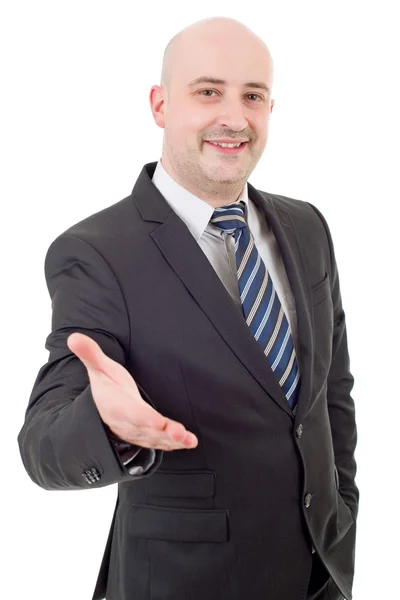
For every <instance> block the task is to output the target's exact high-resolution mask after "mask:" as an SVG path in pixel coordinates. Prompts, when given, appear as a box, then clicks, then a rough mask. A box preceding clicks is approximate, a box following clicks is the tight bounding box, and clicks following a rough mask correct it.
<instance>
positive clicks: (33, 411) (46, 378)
mask: <svg viewBox="0 0 400 600" xmlns="http://www.w3.org/2000/svg"><path fill="white" fill-rule="evenodd" d="M45 276H46V283H47V287H48V290H49V294H50V298H51V301H52V324H51V333H50V334H49V336H48V337H47V339H46V344H45V347H46V349H47V350H48V351H49V357H48V360H47V363H46V364H45V365H43V366H42V367H41V369H40V370H39V373H38V375H37V377H36V380H35V382H34V385H33V389H32V392H31V395H30V398H29V402H28V407H27V409H26V412H25V421H24V424H23V426H22V428H21V430H20V432H19V435H18V445H19V450H20V454H21V458H22V462H23V464H24V467H25V469H26V471H27V473H28V475H29V476H30V478H31V479H32V480H33V481H34V482H35V483H36V484H37V485H39V486H40V487H42V488H44V489H47V490H61V489H87V488H88V487H92V488H93V487H102V486H106V485H110V484H113V483H117V482H121V481H123V480H133V479H137V478H139V477H149V476H151V475H152V474H153V472H154V471H155V470H157V469H158V467H159V465H160V463H161V461H162V455H163V452H162V451H161V450H156V451H155V457H153V458H154V462H153V464H152V465H151V464H149V461H147V463H143V458H144V457H145V456H146V455H147V458H149V456H151V454H149V453H148V452H147V453H146V454H143V455H142V457H141V461H142V462H140V461H139V459H138V457H139V455H140V454H141V453H142V451H140V452H139V453H138V455H137V457H135V460H136V458H137V460H138V461H139V462H138V464H139V465H142V466H143V465H145V469H147V470H145V472H144V471H143V469H142V471H143V472H142V473H141V474H140V469H139V470H136V471H134V472H135V473H136V474H135V475H132V474H131V473H130V472H129V470H128V468H127V466H124V465H123V463H121V460H120V459H119V457H118V455H117V453H116V451H115V448H114V447H113V445H112V443H111V441H110V439H109V437H108V435H107V432H106V428H105V423H103V421H102V420H101V417H100V414H99V412H98V410H97V407H96V404H95V403H94V400H93V396H92V393H91V388H90V384H89V378H88V375H87V371H86V368H85V366H84V365H83V364H82V362H81V361H80V360H79V359H78V358H77V356H76V355H75V354H74V353H72V352H71V351H70V350H69V348H68V346H67V343H66V342H67V338H68V336H69V335H70V334H71V333H73V332H81V333H84V334H86V335H88V336H90V337H91V338H93V339H94V340H95V341H96V342H97V343H98V344H99V346H100V347H101V349H102V350H103V352H104V353H105V354H106V355H107V356H109V357H110V358H112V359H113V360H115V361H117V362H119V363H120V364H122V365H124V364H126V357H127V352H128V348H129V342H130V339H129V336H130V328H129V321H128V314H127V309H126V306H125V301H124V298H123V295H122V293H121V289H120V287H119V285H118V282H117V280H116V278H115V276H114V274H113V272H112V271H111V269H110V267H109V266H108V264H107V263H106V261H105V260H104V259H103V258H102V256H101V255H100V254H99V253H98V252H97V251H96V250H95V249H94V248H93V247H92V246H91V245H90V244H88V243H87V242H85V241H84V240H82V239H80V238H78V237H76V236H73V235H70V234H67V233H64V234H62V235H60V236H59V237H58V238H56V239H55V240H54V241H53V243H52V244H51V245H50V247H49V249H48V251H47V254H46V258H45ZM138 387H139V386H138ZM139 389H140V391H141V393H142V391H143V390H142V389H141V388H139ZM142 397H143V396H142ZM144 400H146V401H147V402H149V403H150V404H151V402H150V400H149V398H148V397H147V396H146V395H145V396H144ZM143 450H148V449H143ZM131 466H134V465H131ZM88 473H89V476H88ZM90 473H93V474H94V477H93V476H91V475H90Z"/></svg>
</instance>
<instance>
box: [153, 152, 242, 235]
mask: <svg viewBox="0 0 400 600" xmlns="http://www.w3.org/2000/svg"><path fill="white" fill-rule="evenodd" d="M152 181H153V183H154V185H155V186H156V187H157V188H158V190H159V192H160V193H161V194H162V195H163V196H164V198H165V200H166V201H167V202H168V204H169V205H170V206H171V207H172V208H173V210H174V211H175V212H176V213H177V215H178V216H179V217H180V218H181V219H182V221H183V222H184V223H185V224H186V226H187V227H188V229H189V230H190V232H191V234H192V235H193V237H194V238H195V240H196V241H197V242H198V241H199V239H200V238H201V236H202V235H203V233H204V231H205V229H206V227H207V226H208V224H209V222H210V219H211V217H212V215H213V212H214V210H215V209H214V208H213V207H212V206H210V205H209V204H208V203H207V202H204V200H201V198H199V197H198V196H195V195H194V194H192V193H191V192H189V190H187V189H186V188H184V187H183V186H182V185H180V184H179V183H178V182H177V181H175V179H173V177H171V175H170V174H169V173H167V171H166V170H165V168H164V166H163V164H162V162H161V159H160V160H159V161H158V162H157V166H156V169H155V171H154V174H153V177H152ZM240 201H242V202H244V203H245V207H246V208H245V210H246V211H248V203H249V196H248V186H247V183H246V184H245V186H244V187H243V191H242V193H241V194H240V196H239V198H238V199H237V200H236V202H240Z"/></svg>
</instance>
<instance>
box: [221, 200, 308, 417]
mask: <svg viewBox="0 0 400 600" xmlns="http://www.w3.org/2000/svg"><path fill="white" fill-rule="evenodd" d="M244 209H245V205H244V203H243V202H240V204H238V203H235V204H229V205H228V206H223V207H221V208H217V209H216V210H215V211H214V213H213V215H212V217H211V219H210V223H212V224H213V225H215V226H216V227H219V228H220V229H223V230H224V231H226V232H227V233H229V234H231V235H232V234H233V237H234V245H235V256H236V269H237V278H238V284H239V292H240V301H241V303H242V309H243V314H244V316H245V319H246V323H247V325H248V326H249V327H250V330H251V332H252V334H253V335H254V337H255V338H256V340H257V342H258V343H259V344H260V346H261V348H262V350H263V352H264V354H265V356H266V357H267V358H268V361H269V364H270V365H271V368H272V370H273V372H274V373H275V375H276V378H277V379H278V382H279V385H280V386H281V388H282V390H283V392H284V394H285V396H286V398H287V400H288V402H289V405H290V407H291V408H292V410H293V413H295V412H296V403H297V395H298V388H299V368H298V364H297V359H296V352H295V349H294V345H293V339H292V336H291V332H290V327H289V323H288V320H287V318H286V315H285V312H284V310H283V308H282V305H281V303H280V300H279V298H278V294H277V293H276V292H275V288H274V285H273V283H272V279H271V277H270V276H269V273H268V271H267V269H266V268H265V265H264V262H263V261H262V259H261V256H260V255H259V253H258V250H257V248H256V246H255V244H254V238H253V235H252V233H251V231H250V229H249V228H248V226H247V223H246V220H245V216H244V215H245V213H244Z"/></svg>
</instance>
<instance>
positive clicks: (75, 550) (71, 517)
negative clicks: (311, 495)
mask: <svg viewBox="0 0 400 600" xmlns="http://www.w3.org/2000/svg"><path fill="white" fill-rule="evenodd" d="M396 4H397V3H396V2H394V1H393V2H392V3H389V2H382V1H381V2H379V3H378V2H365V1H364V2H355V1H353V2H352V1H351V0H350V1H347V2H325V1H315V2H307V1H304V0H303V1H302V2H295V1H293V2H289V1H287V0H286V1H285V0H280V1H279V2H268V1H264V2H258V1H246V2H223V1H219V2H218V1H216V0H213V1H212V2H209V1H207V0H202V2H200V3H198V7H196V3H193V4H192V3H189V2H185V3H182V4H181V3H180V2H171V1H168V2H137V3H135V2H133V1H131V2H128V1H117V0H114V1H113V2H104V1H99V0H96V1H89V0H80V1H79V2H77V1H71V0H69V1H68V2H66V1H64V2H63V1H57V0H53V1H52V2H43V1H38V0H37V1H35V2H21V1H20V2H18V1H15V0H14V1H10V2H3V3H2V7H1V14H0V23H1V25H0V28H1V29H0V44H1V48H0V51H1V52H0V55H1V60H2V64H1V87H2V92H1V100H0V101H1V104H2V107H1V113H0V114H1V142H0V143H1V157H0V158H1V163H0V164H1V172H2V175H1V195H0V198H1V213H0V215H1V216H0V220H1V221H0V222H1V236H0V239H1V246H2V248H1V268H2V277H1V295H0V298H1V300H0V302H1V321H2V327H1V332H2V344H1V352H2V359H1V366H2V403H1V408H2V414H1V416H2V427H1V436H0V437H1V452H0V456H1V473H2V489H1V496H0V498H1V506H2V518H3V522H2V527H1V531H2V536H1V537H2V544H1V546H2V554H3V556H2V558H1V563H2V576H1V588H2V595H3V596H4V597H7V598H10V599H11V598H12V599H14V598H16V599H19V598H21V599H22V598H29V599H35V600H36V599H40V600H55V599H57V600H64V599H65V600H66V599H68V600H70V599H74V600H81V599H82V600H86V599H89V600H90V599H91V597H92V592H93V588H94V584H95V581H96V577H97V572H98V568H99V566H100V561H101V557H102V554H103V549H104V546H105V542H106V538H107V533H108V529H109V526H110V521H111V516H112V512H113V508H114V504H115V500H116V493H117V487H116V486H110V487H107V488H102V489H99V490H85V491H81V492H74V493H68V492H49V491H45V490H42V489H41V488H39V487H37V486H36V485H35V484H33V482H32V481H31V480H30V479H29V477H28V476H27V474H26V472H25V471H24V469H23V466H22V462H21V459H20V455H19V450H18V445H17V441H16V440H17V435H18V432H19V430H20V428H21V426H22V423H23V419H24V413H25V409H26V405H27V402H28V398H29V395H30V392H31V389H32V386H33V383H34V380H35V378H36V375H37V372H38V370H39V368H40V367H41V366H42V364H43V363H45V362H46V361H47V355H48V353H47V351H46V350H45V348H44V342H45V338H46V336H47V335H48V333H49V332H50V318H51V303H50V298H49V296H48V292H47V288H46V285H45V279H44V272H43V264H44V256H45V253H46V250H47V248H48V246H49V244H50V243H51V241H52V240H53V239H54V238H55V237H56V236H57V235H58V234H60V233H61V232H62V231H64V230H65V229H66V228H67V227H69V226H70V225H72V224H73V223H75V222H77V221H78V220H80V219H83V218H85V217H86V216H88V215H90V214H92V213H93V212H96V211H98V210H101V209H102V208H104V207H106V206H108V205H110V204H113V203H114V202H117V201H118V200H120V199H122V198H123V197H125V196H127V195H128V194H129V193H130V192H131V189H132V187H133V185H134V183H135V181H136V179H137V177H138V175H139V172H140V171H141V169H142V167H143V165H144V164H145V163H146V162H151V161H156V160H158V159H159V158H160V156H161V144H162V134H163V130H162V129H160V128H159V127H157V125H156V124H155V123H154V121H153V117H152V115H151V111H150V105H149V99H148V98H149V92H150V88H151V86H152V85H153V84H159V79H160V72H161V61H162V54H163V51H164V47H165V45H166V44H167V42H168V41H169V39H170V38H171V37H172V36H173V35H175V33H177V32H178V31H179V30H180V29H182V28H183V27H186V26H187V25H189V24H190V23H192V22H194V21H196V20H198V19H202V18H205V17H211V16H229V17H234V18H236V19H239V20H240V21H242V22H243V23H244V24H245V25H247V26H248V27H250V28H251V29H253V31H255V33H257V34H258V35H259V36H260V37H262V38H263V39H264V40H265V42H266V43H267V45H268V46H269V48H270V50H271V53H272V56H273V59H274V65H275V86H274V89H273V94H272V96H273V98H275V107H274V110H273V113H272V115H271V121H270V136H269V140H268V144H267V147H266V150H265V152H264V155H263V157H262V158H261V160H260V162H259V163H258V165H257V167H256V170H255V171H254V173H253V174H252V175H251V177H250V182H251V183H252V184H253V185H254V186H255V187H258V188H259V189H262V190H266V191H269V192H273V193H277V194H283V195H287V196H291V197H293V198H299V199H302V200H306V201H309V202H311V203H313V204H315V205H316V206H317V207H318V208H320V210H321V211H322V212H323V214H324V215H325V217H326V218H327V220H328V223H329V225H330V228H331V232H332V235H333V239H334V243H335V249H336V256H337V262H338V266H339V273H340V279H341V287H342V299H343V304H344V308H345V311H346V316H347V326H348V340H349V349H350V357H351V368H352V372H353V374H354V376H355V379H356V384H355V386H354V391H353V397H354V399H355V402H356V409H357V423H358V429H359V442H358V447H357V454H356V458H357V461H358V474H357V479H356V481H357V484H358V486H359V488H360V490H361V501H360V511H359V519H358V540H357V560H356V575H355V581H354V588H353V592H354V599H355V600H369V599H378V598H379V599H389V598H390V599H391V598H395V597H398V596H397V594H398V593H399V592H398V589H399V588H398V558H399V549H398V536H399V533H400V526H399V525H400V523H399V510H398V505H399V495H398V490H399V486H398V479H399V467H398V460H397V456H398V448H397V444H396V440H398V429H399V425H398V423H399V392H398V384H397V383H396V382H397V375H398V338H399V328H398V317H397V313H398V290H399V286H398V281H397V279H398V262H399V252H398V243H397V236H396V234H397V235H398V226H397V223H396V218H395V215H397V214H398V211H397V205H398V202H399V184H398V171H399V153H398V138H399V132H400V131H399V118H398V113H399V93H398V76H399V67H398V63H399V58H400V57H399V54H400V52H399V44H398V41H397V39H398V27H397V25H396V19H395V7H396ZM396 38H397V39H396ZM6 590H9V591H7V592H6ZM188 600H190V599H188ZM221 600H222V599H221ZM224 600H225V599H224ZM226 600H229V599H226ZM246 600H247V599H246ZM254 600H256V599H254ZM270 600H273V599H270Z"/></svg>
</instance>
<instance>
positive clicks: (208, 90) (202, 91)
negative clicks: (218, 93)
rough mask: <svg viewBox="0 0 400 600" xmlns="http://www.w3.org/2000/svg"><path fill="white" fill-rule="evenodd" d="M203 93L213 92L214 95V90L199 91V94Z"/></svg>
mask: <svg viewBox="0 0 400 600" xmlns="http://www.w3.org/2000/svg"><path fill="white" fill-rule="evenodd" d="M203 92H214V93H215V90H200V92H199V94H202V93H203Z"/></svg>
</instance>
